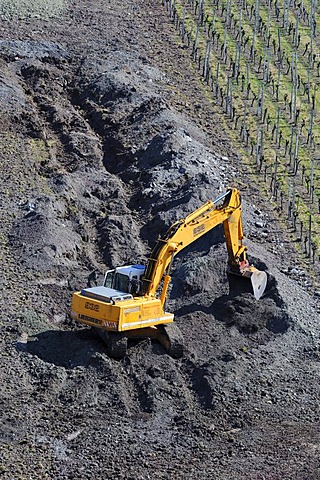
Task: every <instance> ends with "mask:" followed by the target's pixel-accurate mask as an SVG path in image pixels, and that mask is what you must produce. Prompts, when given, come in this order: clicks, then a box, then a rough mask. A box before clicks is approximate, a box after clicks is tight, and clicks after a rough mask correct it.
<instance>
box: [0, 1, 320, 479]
mask: <svg viewBox="0 0 320 480" xmlns="http://www.w3.org/2000/svg"><path fill="white" fill-rule="evenodd" d="M72 6H73V8H72V9H70V10H69V11H68V12H66V13H65V15H64V16H61V18H59V19H52V20H51V21H50V22H43V21H42V20H41V19H36V20H34V23H33V24H32V25H33V28H32V29H31V30H30V23H29V22H28V20H21V19H20V21H19V30H17V23H18V22H17V20H13V21H12V22H11V21H6V22H5V23H3V24H2V25H1V31H2V36H3V38H5V40H4V41H2V43H1V53H0V95H1V98H2V99H3V102H2V106H1V109H2V113H3V115H2V120H1V126H2V132H1V136H0V151H1V153H2V156H3V162H2V163H1V165H0V174H1V175H0V178H1V181H0V191H1V203H0V220H1V222H0V244H1V251H2V252H3V253H2V257H1V262H2V276H1V295H2V298H1V308H2V319H1V322H0V342H1V354H0V358H1V362H0V380H1V383H2V385H3V388H2V390H1V395H0V405H1V411H2V430H1V432H0V455H1V458H2V461H1V466H0V474H1V476H2V478H3V479H6V480H9V479H10V480H13V479H18V478H19V479H27V478H31V477H32V478H33V479H41V480H43V479H45V478H47V479H52V480H53V479H54V480H59V479H71V478H77V479H92V478H95V479H102V478H117V479H127V480H129V479H141V480H142V479H143V480H144V479H147V478H154V477H155V475H156V477H157V478H159V479H167V478H176V479H188V478H189V479H204V478H205V479H209V478H217V479H227V478H228V479H239V480H241V479H245V478H252V479H253V478H256V479H258V478H268V479H276V478H281V479H288V480H289V479H292V478H296V479H297V480H298V479H299V480H302V479H305V480H307V479H308V480H316V478H318V476H319V475H318V474H319V468H320V466H319V462H318V456H317V449H318V447H317V445H318V444H319V440H320V439H319V431H320V430H319V419H318V415H317V411H316V409H315V408H314V405H315V404H316V402H317V398H318V396H319V393H320V392H319V355H318V352H319V345H320V335H319V329H318V321H317V319H318V315H319V304H318V303H317V298H318V297H316V296H315V297H312V296H311V295H309V293H308V292H309V291H310V292H312V289H311V287H309V285H301V281H297V280H296V279H295V278H294V276H290V275H288V274H287V272H290V271H291V270H292V265H293V264H294V262H295V261H296V260H295V254H294V252H293V251H292V250H291V249H290V245H288V244H287V243H286V242H284V239H285V236H284V234H283V233H282V230H281V226H280V224H279V223H277V220H276V219H275V218H274V213H273V212H272V210H271V209H270V208H269V207H268V206H267V205H265V203H264V202H263V199H262V198H261V196H259V188H258V187H256V186H254V185H253V184H252V182H251V181H248V179H247V177H246V176H245V175H244V173H243V172H242V170H241V166H240V164H239V157H238V154H237V153H236V152H234V149H233V147H232V145H231V143H230V142H229V141H228V139H227V136H226V133H225V132H224V130H223V128H222V126H221V121H220V118H219V116H218V115H217V114H216V113H214V111H213V110H212V106H211V105H210V102H208V101H207V99H206V97H205V96H204V90H203V88H204V87H202V86H201V85H200V84H199V80H198V79H197V74H196V72H195V71H194V70H191V64H190V58H189V57H188V53H187V51H186V50H185V49H184V48H182V46H179V45H176V43H175V42H176V39H175V32H174V29H173V26H172V25H171V24H169V23H168V21H167V16H166V12H165V9H164V8H163V5H162V2H160V1H157V0H150V1H149V0H148V2H145V1H140V0H138V1H135V2H132V1H131V0H128V1H122V2H118V1H114V2H112V4H109V2H105V1H104V0H90V2H89V1H86V0H85V1H78V0H74V1H73V2H72ZM149 10H150V11H149ZM150 12H153V13H152V14H150ZM73 22H76V25H77V27H76V28H75V27H74V25H73ZM45 28H46V30H45V31H44V29H45ZM120 33H121V34H120ZM49 37H50V42H49V41H48V38H49ZM133 39H134V41H133ZM151 39H152V42H150V40H151ZM168 45H170V49H168V48H167V47H168ZM164 46H166V48H164ZM197 105H198V106H197ZM182 110H184V111H185V112H188V113H189V115H186V114H184V113H183V112H182ZM209 133H210V134H211V135H209ZM230 184H235V185H239V184H242V185H243V186H245V188H243V194H244V195H243V196H244V207H245V214H244V220H245V228H246V233H247V236H248V237H249V241H248V246H249V252H250V254H251V255H252V258H251V260H252V262H253V263H254V264H255V265H256V266H257V267H258V268H261V269H264V270H267V271H268V279H269V281H268V289H267V291H266V293H265V295H264V296H263V298H262V299H261V300H260V301H256V300H255V299H254V297H253V294H252V293H251V289H250V283H249V281H248V284H247V286H245V285H244V283H243V282H242V283H241V282H240V284H239V283H232V282H230V279H229V278H228V275H227V272H226V263H227V252H226V248H225V243H224V238H223V231H222V228H220V227H217V228H216V229H214V230H213V231H212V232H210V233H208V234H206V235H205V236H204V237H202V238H201V240H199V241H198V242H195V243H194V244H193V245H191V246H189V247H188V248H186V249H185V250H184V251H182V252H181V253H180V254H179V256H177V258H176V259H175V262H174V268H173V271H172V286H171V290H170V296H169V299H168V302H167V308H168V310H169V311H174V312H175V314H176V322H177V324H178V325H179V327H180V329H181V331H182V333H183V336H184V342H185V353H184V356H183V357H182V358H181V359H177V360H176V359H172V358H170V357H169V356H168V355H167V353H166V352H165V351H164V349H163V347H162V346H161V345H159V344H157V343H154V342H151V341H150V340H149V339H146V340H143V341H131V342H129V348H128V354H127V356H126V357H125V358H124V359H123V360H120V361H117V360H113V359H111V358H109V357H108V356H107V355H106V349H105V345H104V344H103V342H102V341H101V340H100V338H99V337H98V336H96V335H95V334H94V332H93V331H91V330H90V329H88V328H85V327H82V326H80V325H75V324H74V323H73V322H71V320H70V318H69V315H68V313H69V308H70V300H71V295H72V292H73V291H75V290H77V289H79V288H82V287H83V286H86V285H87V282H88V276H90V274H92V273H93V272H94V274H95V275H94V276H91V277H92V278H94V277H95V276H97V277H98V278H99V277H100V279H101V278H102V275H103V273H104V271H105V269H106V268H108V267H111V266H115V265H120V264H126V263H137V262H139V263H144V262H145V261H146V259H147V257H148V254H149V253H150V249H151V247H152V246H153V244H154V242H155V241H156V239H157V237H158V236H159V235H161V234H162V233H164V232H165V231H166V230H167V228H168V227H169V226H170V224H171V223H172V222H174V221H176V220H178V219H181V218H184V217H185V216H186V215H187V214H188V213H191V212H192V211H193V210H194V209H195V208H197V207H199V206H200V205H201V204H202V203H203V202H205V201H206V200H208V199H210V198H211V199H213V198H215V197H216V196H217V195H218V194H219V193H221V192H222V191H224V190H225V189H226V188H227V186H228V185H230ZM261 225H262V226H261ZM305 278H306V281H307V276H306V277H305ZM291 458H294V462H293V461H291ZM155 472H156V473H155Z"/></svg>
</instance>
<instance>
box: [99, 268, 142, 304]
mask: <svg viewBox="0 0 320 480" xmlns="http://www.w3.org/2000/svg"><path fill="white" fill-rule="evenodd" d="M145 269H146V267H145V265H139V264H136V265H125V266H124V267H117V268H115V269H113V270H108V271H107V273H106V275H105V277H104V283H103V286H104V287H107V288H113V289H114V290H119V291H121V292H124V293H131V295H133V296H134V295H141V288H142V276H143V275H144V272H145Z"/></svg>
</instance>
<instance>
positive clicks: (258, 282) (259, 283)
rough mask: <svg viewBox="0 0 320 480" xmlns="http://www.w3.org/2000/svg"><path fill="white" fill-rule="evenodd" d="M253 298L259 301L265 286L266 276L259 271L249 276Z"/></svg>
mask: <svg viewBox="0 0 320 480" xmlns="http://www.w3.org/2000/svg"><path fill="white" fill-rule="evenodd" d="M250 280H251V284H252V288H253V294H254V297H255V298H256V299H257V300H259V299H260V298H261V297H262V295H263V294H264V291H265V289H266V286H267V274H266V272H261V271H260V270H256V269H255V270H254V271H253V272H252V274H251V276H250Z"/></svg>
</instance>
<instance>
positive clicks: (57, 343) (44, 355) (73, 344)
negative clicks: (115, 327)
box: [17, 329, 103, 368]
mask: <svg viewBox="0 0 320 480" xmlns="http://www.w3.org/2000/svg"><path fill="white" fill-rule="evenodd" d="M17 348H18V349H19V350H22V351H25V352H28V353H31V354H32V355H36V356H37V357H39V358H40V359H41V360H43V361H44V362H47V363H52V364H54V365H57V366H61V367H65V368H74V367H78V366H87V365H89V364H91V363H92V356H93V355H94V354H95V353H97V352H101V353H103V345H102V344H101V342H100V341H99V339H98V338H95V336H94V335H92V332H91V331H90V330H89V329H86V330H77V331H61V330H46V331H45V332H41V333H38V334H36V335H32V336H30V337H28V340H27V342H26V343H20V342H18V343H17Z"/></svg>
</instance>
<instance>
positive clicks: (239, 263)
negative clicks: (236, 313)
mask: <svg viewBox="0 0 320 480" xmlns="http://www.w3.org/2000/svg"><path fill="white" fill-rule="evenodd" d="M221 202H222V203H221ZM241 212H242V206H241V198H240V192H239V191H238V190H237V189H235V188H230V189H228V190H227V192H225V193H223V194H222V195H220V196H219V197H218V198H216V199H215V200H213V201H212V200H209V201H207V202H206V203H205V204H204V205H203V206H202V207H200V208H198V209H197V210H195V211H194V212H193V213H191V214H190V215H188V216H187V217H186V218H185V219H183V220H179V221H178V222H176V223H174V224H173V225H172V226H171V227H170V228H169V230H168V231H167V232H166V233H165V235H164V236H163V237H161V238H159V239H158V241H157V243H156V245H155V247H154V248H153V250H152V252H151V255H150V258H149V259H148V262H147V266H146V270H145V274H144V277H143V293H144V294H145V295H148V296H155V295H156V292H157V290H158V288H159V285H160V282H161V280H162V279H163V277H164V285H163V289H162V293H161V297H160V298H161V302H162V304H163V303H164V301H165V298H166V292H167V288H168V285H169V282H170V276H169V271H170V266H171V263H172V260H173V258H174V256H175V255H177V254H178V253H179V252H180V251H181V250H182V249H184V248H186V247H187V246H188V245H190V244H191V243H193V242H194V241H196V240H197V239H198V238H200V237H201V236H203V235H204V234H205V233H207V232H209V231H210V230H212V229H213V228H215V227H216V226H217V225H220V224H223V228H224V234H225V238H226V244H227V250H228V264H229V269H230V271H231V272H233V273H235V274H238V275H244V276H251V274H252V273H253V271H256V269H254V267H250V266H249V264H248V262H247V259H246V250H247V247H246V246H244V245H243V244H242V239H243V229H242V213H241ZM259 273H263V274H264V276H265V278H263V283H266V274H265V273H264V272H259ZM260 283H261V282H260ZM262 288H263V290H264V289H265V285H264V286H263V285H260V287H259V290H260V292H259V294H260V293H261V291H262ZM262 293H263V292H262ZM262 293H261V295H262ZM261 295H260V296H261ZM260 296H259V298H260ZM256 298H258V296H257V295H256Z"/></svg>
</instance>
